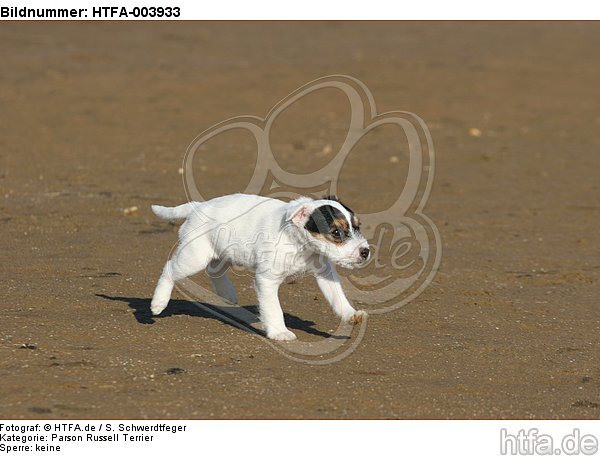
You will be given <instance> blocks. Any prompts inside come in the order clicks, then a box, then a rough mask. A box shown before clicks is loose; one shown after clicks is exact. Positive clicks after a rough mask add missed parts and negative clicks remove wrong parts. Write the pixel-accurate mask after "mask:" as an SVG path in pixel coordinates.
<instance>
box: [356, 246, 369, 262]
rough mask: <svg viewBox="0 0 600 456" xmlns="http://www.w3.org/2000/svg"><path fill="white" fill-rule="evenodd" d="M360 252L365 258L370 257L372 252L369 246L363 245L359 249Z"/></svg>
mask: <svg viewBox="0 0 600 456" xmlns="http://www.w3.org/2000/svg"><path fill="white" fill-rule="evenodd" d="M358 253H360V257H361V258H362V259H363V260H366V259H367V258H369V254H370V253H371V252H370V250H369V248H368V247H361V248H360V249H359V250H358Z"/></svg>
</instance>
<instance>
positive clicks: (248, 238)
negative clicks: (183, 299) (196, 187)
mask: <svg viewBox="0 0 600 456" xmlns="http://www.w3.org/2000/svg"><path fill="white" fill-rule="evenodd" d="M152 210H153V211H154V213H155V214H156V215H157V216H159V217H160V218H162V219H163V220H169V221H171V220H177V219H186V220H185V222H184V223H183V225H182V226H181V229H180V231H179V245H178V247H177V250H176V251H175V254H174V255H173V256H172V257H171V259H170V260H169V261H168V262H167V264H166V265H165V267H164V270H163V273H162V275H161V277H160V279H159V281H158V285H157V286H156V290H155V291H154V297H153V298H152V304H151V308H152V313H153V314H154V315H158V314H159V313H161V312H162V311H163V310H164V308H165V307H166V306H167V304H168V302H169V299H170V297H171V291H172V290H173V285H174V281H176V280H181V279H183V278H185V277H188V276H190V275H192V274H195V273H197V272H200V271H202V270H204V269H207V268H208V271H209V272H210V273H211V274H210V275H211V280H212V283H213V286H214V288H215V291H216V293H217V294H218V295H219V296H221V297H223V298H224V299H226V300H228V301H230V302H233V303H237V297H236V294H235V289H234V288H233V286H232V285H231V282H230V281H229V279H228V278H227V275H226V273H225V271H226V269H227V268H228V267H229V266H230V265H236V266H241V267H244V268H248V269H251V270H254V271H255V273H256V279H255V284H256V292H257V295H258V304H259V313H260V319H261V321H262V323H263V325H264V329H265V332H266V334H267V337H269V338H270V339H275V340H293V339H295V338H296V336H295V334H294V333H293V332H291V331H289V330H288V329H287V328H286V327H285V323H284V319H283V312H282V310H281V305H280V304H279V298H278V296H277V292H278V289H279V286H280V285H281V283H282V282H283V281H284V280H285V278H286V277H288V276H291V275H297V274H303V273H311V274H313V275H314V276H315V277H316V279H317V283H318V285H319V288H320V289H321V291H322V292H323V294H324V295H325V298H326V299H327V301H328V302H329V304H330V305H331V307H332V308H333V311H334V312H335V313H336V314H337V315H338V316H340V317H341V318H342V319H343V320H344V321H351V322H354V323H356V322H358V321H360V320H361V318H362V316H363V315H364V312H363V311H356V310H355V309H354V308H353V307H352V306H351V305H350V303H349V302H348V299H346V296H345V295H344V292H343V291H342V287H341V285H340V281H339V277H338V275H337V273H336V271H335V268H334V266H333V264H332V263H336V264H339V265H340V266H343V267H346V268H353V267H356V266H358V265H361V264H363V263H364V262H366V261H367V260H368V259H369V255H370V251H369V245H368V244H367V241H366V240H365V238H364V237H363V236H362V234H361V233H360V231H359V221H358V218H357V217H356V216H355V215H354V213H353V212H352V211H351V210H350V209H349V208H348V207H346V206H344V205H343V204H341V203H340V202H339V200H338V199H337V198H335V197H326V198H324V199H322V200H316V201H315V200H312V199H310V198H306V197H303V198H299V199H296V200H294V201H291V202H289V203H285V202H283V201H280V200H277V199H273V198H265V197H262V196H256V195H243V194H235V195H228V196H223V197H220V198H215V199H212V200H210V201H206V202H203V203H199V202H191V203H187V204H182V205H181V206H177V207H173V208H168V207H163V206H152Z"/></svg>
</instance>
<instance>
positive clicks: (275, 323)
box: [256, 273, 296, 340]
mask: <svg viewBox="0 0 600 456" xmlns="http://www.w3.org/2000/svg"><path fill="white" fill-rule="evenodd" d="M280 284H281V280H278V279H273V278H269V277H265V276H264V275H262V274H258V273H257V274H256V294H257V296H258V308H259V312H260V319H261V321H262V323H263V325H264V328H265V332H266V333H267V337H268V338H269V339H273V340H294V339H295V338H296V335H295V334H294V333H293V332H291V331H289V330H288V329H287V328H286V327H285V321H284V320H283V311H282V310H281V304H279V297H278V296H277V293H278V291H279V285H280Z"/></svg>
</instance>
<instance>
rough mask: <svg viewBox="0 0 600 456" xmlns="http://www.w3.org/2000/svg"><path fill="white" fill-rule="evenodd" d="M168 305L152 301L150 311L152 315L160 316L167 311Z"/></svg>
mask: <svg viewBox="0 0 600 456" xmlns="http://www.w3.org/2000/svg"><path fill="white" fill-rule="evenodd" d="M167 304H168V302H167V303H162V302H154V301H152V304H150V310H151V311H152V315H158V314H160V313H161V312H162V311H163V310H165V307H167Z"/></svg>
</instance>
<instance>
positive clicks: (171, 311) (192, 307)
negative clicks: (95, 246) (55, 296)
mask: <svg viewBox="0 0 600 456" xmlns="http://www.w3.org/2000/svg"><path fill="white" fill-rule="evenodd" d="M96 296H98V297H99V298H102V299H107V300H109V301H119V302H125V303H127V304H128V305H129V307H130V308H131V309H133V316H134V317H135V319H136V320H137V321H138V322H139V323H141V324H145V325H152V324H154V323H155V322H156V320H157V319H160V318H167V317H171V316H173V315H190V316H192V317H201V318H210V319H213V320H218V321H220V322H222V323H225V324H228V325H230V326H233V327H235V328H238V329H246V330H247V331H249V332H253V333H258V334H261V335H263V336H264V332H263V331H260V330H257V329H255V328H252V327H250V326H249V325H248V324H247V323H243V322H236V323H234V322H232V321H231V320H235V318H231V317H229V315H227V319H223V318H219V317H218V316H217V315H219V314H223V313H224V312H223V310H222V308H221V307H220V306H217V305H214V304H207V303H202V306H205V307H206V308H208V309H211V310H212V311H214V312H215V313H216V314H217V315H215V314H213V313H212V312H209V311H208V310H205V309H202V308H201V307H199V306H197V305H196V304H195V303H193V302H191V301H186V300H182V299H171V300H170V301H169V305H168V306H167V308H166V309H165V310H163V311H162V313H161V314H160V315H152V312H151V311H150V302H151V300H150V299H148V298H129V297H125V296H108V295H105V294H101V293H96ZM239 307H241V308H243V309H245V310H247V311H249V312H252V313H253V314H255V315H258V309H257V306H239ZM284 316H285V323H286V325H287V326H288V328H290V329H298V330H300V331H304V332H305V333H308V334H312V335H315V336H321V337H331V338H335V339H348V338H349V337H347V336H336V335H333V334H329V333H327V332H324V331H320V330H319V329H317V328H315V322H314V321H311V320H304V319H302V318H300V317H297V316H295V315H292V314H290V313H284ZM228 320H229V321H228ZM257 321H258V317H257Z"/></svg>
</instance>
